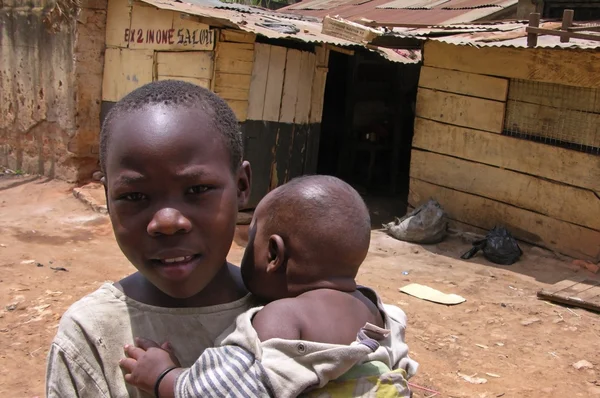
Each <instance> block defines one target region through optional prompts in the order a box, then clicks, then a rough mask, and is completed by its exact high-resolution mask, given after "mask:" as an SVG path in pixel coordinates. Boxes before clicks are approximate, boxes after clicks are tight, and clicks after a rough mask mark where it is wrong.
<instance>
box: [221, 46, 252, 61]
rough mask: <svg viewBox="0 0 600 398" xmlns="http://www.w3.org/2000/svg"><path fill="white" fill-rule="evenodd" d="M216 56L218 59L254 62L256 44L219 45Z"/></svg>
mask: <svg viewBox="0 0 600 398" xmlns="http://www.w3.org/2000/svg"><path fill="white" fill-rule="evenodd" d="M216 54H217V59H219V58H225V59H229V60H235V61H244V62H254V44H253V43H219V45H218V46H217V50H216Z"/></svg>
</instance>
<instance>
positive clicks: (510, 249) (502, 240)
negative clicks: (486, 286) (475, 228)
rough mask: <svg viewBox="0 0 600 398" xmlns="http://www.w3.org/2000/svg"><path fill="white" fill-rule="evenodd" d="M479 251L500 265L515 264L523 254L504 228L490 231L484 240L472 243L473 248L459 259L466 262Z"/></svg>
mask: <svg viewBox="0 0 600 398" xmlns="http://www.w3.org/2000/svg"><path fill="white" fill-rule="evenodd" d="M480 250H482V251H483V256H484V257H485V258H486V259H488V260H489V261H491V262H493V263H496V264H502V265H511V264H514V263H516V262H517V261H518V260H519V258H520V257H521V255H522V254H523V251H522V250H521V248H520V247H519V244H518V243H517V241H516V240H515V238H513V237H512V235H511V234H510V232H508V230H507V229H506V228H504V227H498V226H496V227H494V228H493V229H492V230H490V231H489V232H488V233H487V235H486V237H485V239H482V240H478V241H476V242H473V248H472V249H471V250H469V251H468V252H466V253H465V254H463V255H462V256H460V258H462V259H464V260H468V259H470V258H471V257H473V256H474V255H475V254H477V252H478V251H480Z"/></svg>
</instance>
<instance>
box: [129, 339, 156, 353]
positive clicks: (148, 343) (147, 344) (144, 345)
mask: <svg viewBox="0 0 600 398" xmlns="http://www.w3.org/2000/svg"><path fill="white" fill-rule="evenodd" d="M135 345H136V346H138V347H140V348H141V349H143V350H144V351H147V350H148V348H153V347H154V348H161V347H160V345H158V343H156V342H154V341H152V340H148V339H145V338H143V337H136V338H135Z"/></svg>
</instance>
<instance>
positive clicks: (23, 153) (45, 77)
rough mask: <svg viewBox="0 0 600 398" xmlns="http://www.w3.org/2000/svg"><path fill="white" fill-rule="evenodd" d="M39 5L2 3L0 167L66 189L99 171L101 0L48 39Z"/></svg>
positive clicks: (44, 9) (90, 0)
mask: <svg viewBox="0 0 600 398" xmlns="http://www.w3.org/2000/svg"><path fill="white" fill-rule="evenodd" d="M51 7H52V5H47V3H44V2H43V1H42V0H34V1H33V2H32V1H29V2H25V1H23V0H9V1H3V2H2V8H1V10H0V25H1V28H0V29H1V31H0V65H1V69H0V164H2V165H4V166H7V167H9V168H11V169H14V170H21V171H24V172H27V173H33V174H41V175H45V176H48V177H54V178H61V179H66V180H68V181H85V180H88V179H90V178H91V174H92V173H93V172H94V171H95V170H96V169H97V163H98V145H97V141H98V133H99V131H100V120H99V117H100V103H101V86H102V67H103V63H104V62H103V54H104V40H105V39H104V38H105V25H106V0H87V1H84V2H83V3H82V6H81V9H80V10H79V13H78V16H77V20H74V21H71V22H69V23H66V24H63V25H62V26H61V29H60V31H57V32H51V31H50V30H49V29H48V26H47V24H46V23H45V20H44V18H45V16H46V15H48V12H49V10H50V8H51Z"/></svg>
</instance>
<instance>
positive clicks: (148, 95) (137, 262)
mask: <svg viewBox="0 0 600 398" xmlns="http://www.w3.org/2000/svg"><path fill="white" fill-rule="evenodd" d="M100 164H101V167H102V170H103V172H104V175H105V179H104V186H105V190H106V197H107V204H108V209H109V214H110V219H111V222H112V225H113V229H114V233H115V237H116V240H117V242H118V244H119V247H120V248H121V250H122V251H123V253H124V254H125V256H126V257H127V259H128V260H129V261H130V262H131V263H132V264H133V265H134V266H135V268H137V270H138V272H136V273H134V274H133V275H131V276H128V277H126V278H124V279H123V280H121V281H119V282H117V283H115V284H105V285H103V286H102V287H100V288H99V289H98V290H96V291H95V292H93V293H91V294H89V295H87V296H86V297H84V298H82V299H81V300H79V301H78V302H76V303H75V304H73V305H72V306H71V308H69V310H68V311H67V312H66V313H65V314H64V315H63V317H62V319H61V322H60V325H59V328H58V331H57V334H56V337H55V339H54V341H53V343H52V346H51V348H50V353H49V356H48V367H47V377H46V391H47V396H48V397H94V398H95V397H119V398H121V397H136V398H137V397H140V398H141V397H149V396H150V395H148V394H146V393H144V392H142V391H140V390H139V389H137V388H134V387H131V386H128V385H127V384H126V383H125V380H124V379H123V373H122V371H121V369H120V368H119V366H118V365H117V363H118V361H119V359H120V358H121V357H122V355H123V351H122V347H123V345H124V344H133V343H134V336H140V335H142V336H147V337H149V338H151V339H154V340H159V341H163V340H166V339H168V340H169V341H170V343H171V345H172V349H173V352H174V353H175V354H176V355H177V357H178V358H179V359H180V361H181V364H182V365H183V366H191V365H192V364H193V363H194V361H196V360H197V359H198V357H199V356H200V354H201V353H202V352H203V351H204V350H205V349H206V348H209V347H213V346H214V341H215V339H216V338H217V337H218V336H219V335H220V334H221V333H222V332H223V331H224V330H225V329H226V328H227V327H229V326H230V325H231V324H232V323H233V322H234V321H235V319H236V317H237V316H238V315H239V314H241V313H243V312H244V311H246V310H247V309H248V308H250V307H251V306H252V304H253V303H252V302H251V300H250V297H249V295H248V294H247V291H246V289H245V288H244V286H243V283H242V279H241V275H240V273H239V269H238V268H237V267H234V266H232V265H230V264H228V263H227V261H226V256H227V253H228V251H229V249H230V247H231V243H232V240H233V235H234V230H235V224H236V217H237V210H238V208H239V207H240V206H243V205H245V203H246V200H247V198H248V195H249V192H250V176H251V173H250V165H249V164H248V163H247V162H242V137H241V133H240V130H239V126H238V123H237V120H236V118H235V116H234V114H233V112H232V110H231V109H230V108H229V106H227V104H226V103H225V102H224V101H223V100H222V99H220V98H219V97H217V96H216V95H215V94H213V93H211V92H210V91H209V90H206V89H204V88H201V87H198V86H195V85H192V84H189V83H184V82H180V81H159V82H154V83H150V84H148V85H146V86H143V87H141V88H139V89H137V90H135V91H133V92H131V93H130V94H128V95H127V96H126V97H124V98H123V99H122V100H120V101H119V102H118V103H117V104H116V105H115V106H114V107H113V108H112V110H111V111H110V112H109V114H108V116H107V119H106V120H105V122H104V124H103V126H102V131H101V145H100ZM190 341H194V344H193V345H190V344H189V342H190Z"/></svg>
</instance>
